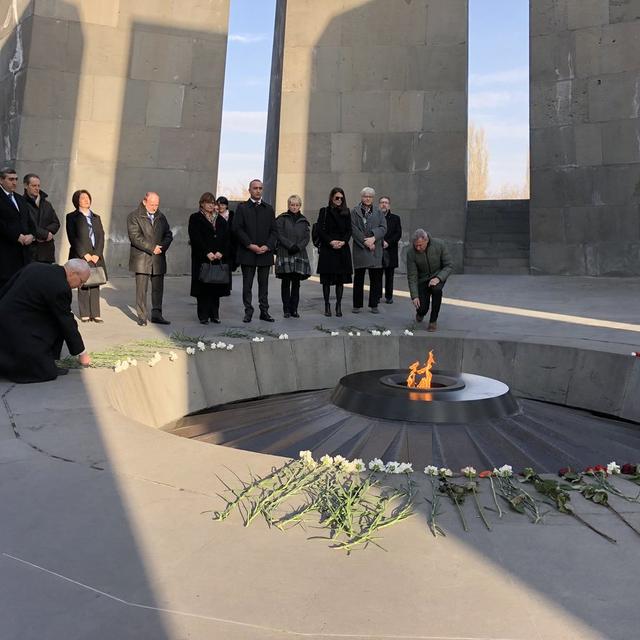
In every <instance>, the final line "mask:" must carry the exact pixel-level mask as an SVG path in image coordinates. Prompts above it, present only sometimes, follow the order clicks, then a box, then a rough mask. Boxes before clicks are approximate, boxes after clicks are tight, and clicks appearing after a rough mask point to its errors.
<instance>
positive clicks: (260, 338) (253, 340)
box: [252, 336, 264, 342]
mask: <svg viewBox="0 0 640 640" xmlns="http://www.w3.org/2000/svg"><path fill="white" fill-rule="evenodd" d="M252 342H264V338H263V337H262V336H256V337H255V338H253V339H252Z"/></svg>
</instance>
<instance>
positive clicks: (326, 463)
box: [320, 453, 333, 467]
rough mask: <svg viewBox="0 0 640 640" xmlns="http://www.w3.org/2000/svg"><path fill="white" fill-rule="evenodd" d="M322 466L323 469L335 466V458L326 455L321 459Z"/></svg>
mask: <svg viewBox="0 0 640 640" xmlns="http://www.w3.org/2000/svg"><path fill="white" fill-rule="evenodd" d="M320 464H321V465H322V466H323V467H330V466H331V465H332V464H333V458H332V457H331V456H328V455H327V454H326V453H325V454H324V455H323V456H322V458H320Z"/></svg>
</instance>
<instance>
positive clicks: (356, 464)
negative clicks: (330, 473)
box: [351, 458, 367, 473]
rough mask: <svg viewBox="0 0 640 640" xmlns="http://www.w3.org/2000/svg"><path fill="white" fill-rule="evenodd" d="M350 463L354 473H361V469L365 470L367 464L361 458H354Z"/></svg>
mask: <svg viewBox="0 0 640 640" xmlns="http://www.w3.org/2000/svg"><path fill="white" fill-rule="evenodd" d="M351 463H352V464H353V468H354V470H355V472H356V473H362V472H363V471H366V470H367V465H366V464H365V463H364V460H362V458H355V459H354V460H352V461H351Z"/></svg>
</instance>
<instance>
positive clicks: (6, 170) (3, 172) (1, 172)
mask: <svg viewBox="0 0 640 640" xmlns="http://www.w3.org/2000/svg"><path fill="white" fill-rule="evenodd" d="M14 173H15V174H16V175H18V172H17V171H16V170H15V169H14V168H13V167H2V169H0V178H2V179H4V178H6V177H7V176H9V175H13V174H14Z"/></svg>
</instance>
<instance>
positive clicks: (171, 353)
mask: <svg viewBox="0 0 640 640" xmlns="http://www.w3.org/2000/svg"><path fill="white" fill-rule="evenodd" d="M177 359H178V354H177V353H176V352H175V351H169V360H170V361H171V362H175V361H176V360H177Z"/></svg>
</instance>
